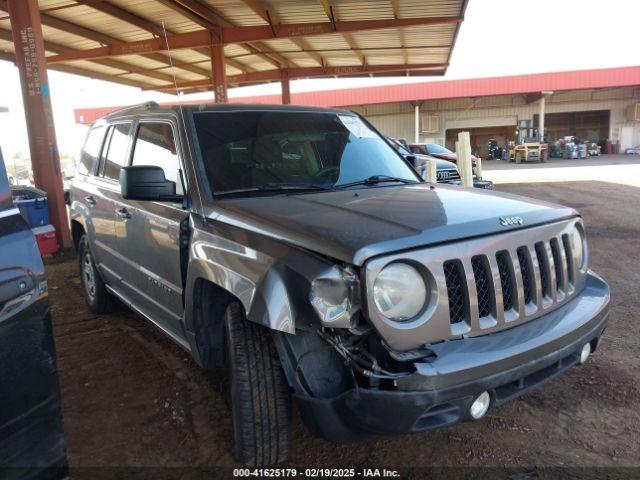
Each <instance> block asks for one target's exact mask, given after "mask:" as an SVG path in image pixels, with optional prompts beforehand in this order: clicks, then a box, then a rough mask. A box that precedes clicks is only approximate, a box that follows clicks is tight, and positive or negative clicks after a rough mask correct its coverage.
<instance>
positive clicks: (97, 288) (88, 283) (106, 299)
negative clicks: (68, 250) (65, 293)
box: [78, 234, 115, 314]
mask: <svg viewBox="0 0 640 480" xmlns="http://www.w3.org/2000/svg"><path fill="white" fill-rule="evenodd" d="M78 262H79V266H80V282H81V283H82V290H83V292H84V298H85V300H86V301H87V305H88V306H89V310H91V312H93V313H96V314H103V313H110V312H112V311H113V309H114V307H115V298H113V296H112V295H111V294H110V293H109V292H108V291H107V288H106V287H105V285H104V282H103V281H102V278H101V277H100V274H99V273H98V269H97V268H96V264H95V262H94V261H93V255H91V249H90V248H89V240H88V239H87V235H86V234H84V235H82V237H81V238H80V241H79V242H78Z"/></svg>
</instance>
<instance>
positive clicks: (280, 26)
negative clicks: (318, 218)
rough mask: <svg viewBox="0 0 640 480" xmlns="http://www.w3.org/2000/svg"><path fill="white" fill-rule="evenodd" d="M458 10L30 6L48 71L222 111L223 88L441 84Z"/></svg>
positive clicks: (240, 4)
mask: <svg viewBox="0 0 640 480" xmlns="http://www.w3.org/2000/svg"><path fill="white" fill-rule="evenodd" d="M466 4H467V1H466V0H373V1H359V0H351V1H343V0H340V1H339V0H334V1H331V0H317V1H316V0H309V1H304V2H303V1H291V0H269V1H262V0H109V1H107V0H39V2H38V6H39V10H40V19H41V22H42V31H43V38H44V42H45V51H46V56H47V66H48V68H52V69H57V70H62V71H67V72H70V73H76V74H80V75H85V76H88V77H93V78H99V79H102V80H109V81H113V82H117V83H122V84H126V85H132V86H137V87H140V88H143V89H152V90H162V91H175V86H174V78H173V75H174V73H175V81H176V83H177V88H178V89H179V90H181V91H184V92H193V91H203V90H214V91H217V92H218V97H219V98H218V99H217V101H222V102H224V101H226V84H227V83H228V84H229V85H242V84H254V83H262V82H271V81H281V80H284V81H285V82H286V81H288V80H289V79H296V78H311V77H338V76H340V77H345V76H346V77H353V76H391V75H392V76H398V75H403V76H404V75H424V76H434V75H443V74H444V73H445V71H446V69H447V66H448V64H449V59H450V57H451V51H452V49H453V46H454V44H455V39H456V36H457V32H458V30H459V25H460V22H461V21H462V19H463V16H464V11H465V8H466ZM0 10H3V11H5V12H6V11H7V10H8V9H7V0H0ZM163 23H164V27H163ZM10 28H11V26H10V19H9V16H8V15H3V14H2V12H0V58H3V59H8V60H11V59H12V58H13V54H14V48H13V43H12V41H11V32H10V31H9V30H10ZM165 31H166V38H165ZM167 44H168V46H169V48H170V50H171V52H170V53H171V58H170V57H169V52H168V46H167ZM172 63H173V67H172V65H171V64H172ZM220 70H221V71H220Z"/></svg>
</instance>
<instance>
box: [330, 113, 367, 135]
mask: <svg viewBox="0 0 640 480" xmlns="http://www.w3.org/2000/svg"><path fill="white" fill-rule="evenodd" d="M338 118H339V119H340V121H341V122H342V124H343V125H344V126H345V127H347V129H348V130H349V131H350V132H351V133H353V134H354V135H355V136H356V137H358V138H377V135H376V134H375V133H374V132H373V131H372V130H371V129H370V128H369V127H367V126H366V125H365V124H364V122H363V121H362V120H360V118H359V117H356V116H353V115H338Z"/></svg>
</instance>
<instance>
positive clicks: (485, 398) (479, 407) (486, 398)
mask: <svg viewBox="0 0 640 480" xmlns="http://www.w3.org/2000/svg"><path fill="white" fill-rule="evenodd" d="M489 405H491V396H490V395H489V392H482V393H481V394H480V395H478V397H477V398H476V399H475V400H474V401H473V403H472V404H471V408H469V414H470V415H471V417H472V418H473V419H474V420H480V419H481V418H482V417H484V416H485V414H486V413H487V411H488V410H489Z"/></svg>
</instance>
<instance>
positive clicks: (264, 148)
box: [71, 103, 609, 465]
mask: <svg viewBox="0 0 640 480" xmlns="http://www.w3.org/2000/svg"><path fill="white" fill-rule="evenodd" d="M71 212H72V232H73V238H74V241H75V244H76V247H77V250H78V255H79V264H80V274H81V278H82V286H83V289H84V294H85V296H86V299H87V303H88V305H89V308H90V310H91V311H93V312H95V313H104V312H107V311H109V310H110V309H111V308H112V306H113V303H114V299H115V298H118V299H120V300H121V301H122V302H124V303H125V304H126V305H128V306H130V307H131V308H132V309H134V310H135V311H137V312H139V313H140V314H141V315H142V316H143V317H146V318H147V319H148V320H149V321H150V322H152V323H153V324H155V325H156V326H157V327H158V328H159V329H160V330H162V331H163V332H164V333H165V334H166V335H168V336H169V337H170V338H171V339H173V340H174V341H175V342H176V343H177V344H178V345H180V346H181V347H182V348H184V349H185V350H186V351H187V352H189V354H190V355H192V356H193V358H194V359H195V361H196V362H197V363H198V364H199V365H200V366H202V368H204V369H218V370H219V371H220V370H221V371H226V372H227V375H228V376H227V381H226V382H224V384H225V385H228V389H229V393H230V400H231V401H230V403H231V409H232V417H233V425H234V434H235V437H234V445H235V454H236V456H237V458H238V460H239V461H241V462H243V463H245V464H247V465H265V464H271V463H275V462H278V461H281V460H283V459H284V458H285V457H286V455H287V445H288V442H289V418H290V403H291V400H292V399H293V400H294V401H295V402H296V403H297V406H298V410H299V411H300V412H301V414H302V417H303V418H304V419H305V421H306V422H307V424H308V425H309V426H310V427H311V428H312V429H313V430H314V431H316V432H318V433H319V434H321V435H323V436H324V437H325V438H327V439H329V440H332V441H336V442H344V441H358V440H361V439H364V438H368V437H372V436H373V437H375V436H381V435H389V434H401V433H408V432H418V431H421V430H426V429H430V428H435V427H444V426H448V425H452V424H455V423H457V422H460V421H464V420H477V419H480V418H482V417H483V416H484V415H486V414H487V412H488V411H490V410H491V409H492V408H494V407H497V406H498V405H500V404H502V403H503V402H505V401H507V400H510V399H512V398H514V397H516V396H518V395H520V394H522V393H524V392H526V391H528V390H530V389H532V388H534V387H537V386H539V385H540V384H542V383H543V382H545V381H546V380H548V379H550V378H552V377H555V376H556V375H559V374H561V373H562V372H564V371H566V370H567V369H569V368H570V367H572V366H574V365H576V364H578V363H583V362H585V361H586V360H587V358H588V357H589V355H590V354H591V352H593V351H594V350H595V348H596V346H597V345H598V343H599V340H600V338H601V336H602V333H603V331H604V329H605V326H606V322H607V314H608V303H609V288H608V286H607V284H606V283H605V282H604V281H603V280H602V279H601V278H600V277H598V276H597V275H596V274H595V273H593V272H591V271H590V270H589V269H588V263H589V254H588V249H587V243H586V237H585V229H584V225H583V221H582V219H581V217H580V215H579V214H578V213H577V212H576V211H575V210H573V209H571V208H567V207H562V206H558V205H553V204H550V203H547V202H543V201H540V200H533V199H528V198H522V197H518V196H514V195H508V194H501V193H494V192H490V191H486V190H481V189H460V188H458V187H454V186H448V185H444V184H428V183H425V182H423V180H422V179H421V178H420V176H419V175H418V174H417V173H416V172H415V170H414V169H413V168H412V167H411V166H410V165H409V163H408V162H407V161H405V159H404V158H403V157H402V156H401V155H399V154H398V152H396V151H395V150H394V149H393V148H391V147H390V146H389V144H388V143H387V142H386V141H385V140H384V139H383V137H382V136H381V135H380V134H379V133H378V132H377V131H376V130H375V128H373V127H372V126H371V125H370V124H369V123H368V122H367V121H366V120H365V119H364V118H362V117H360V116H358V115H356V114H353V113H351V112H348V111H343V110H333V109H320V108H307V107H295V106H266V105H262V106H254V105H202V106H193V105H192V106H188V107H187V106H185V107H159V106H157V105H155V104H153V103H151V104H145V105H142V106H137V107H131V108H128V109H125V110H121V111H118V112H115V113H112V114H110V115H108V116H107V117H105V118H103V119H101V120H99V121H97V122H96V123H94V124H93V125H92V126H91V129H90V131H89V133H88V136H87V139H86V143H85V146H84V150H83V152H82V157H81V161H80V163H79V167H78V172H77V174H76V176H75V179H74V181H73V184H72V188H71Z"/></svg>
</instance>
